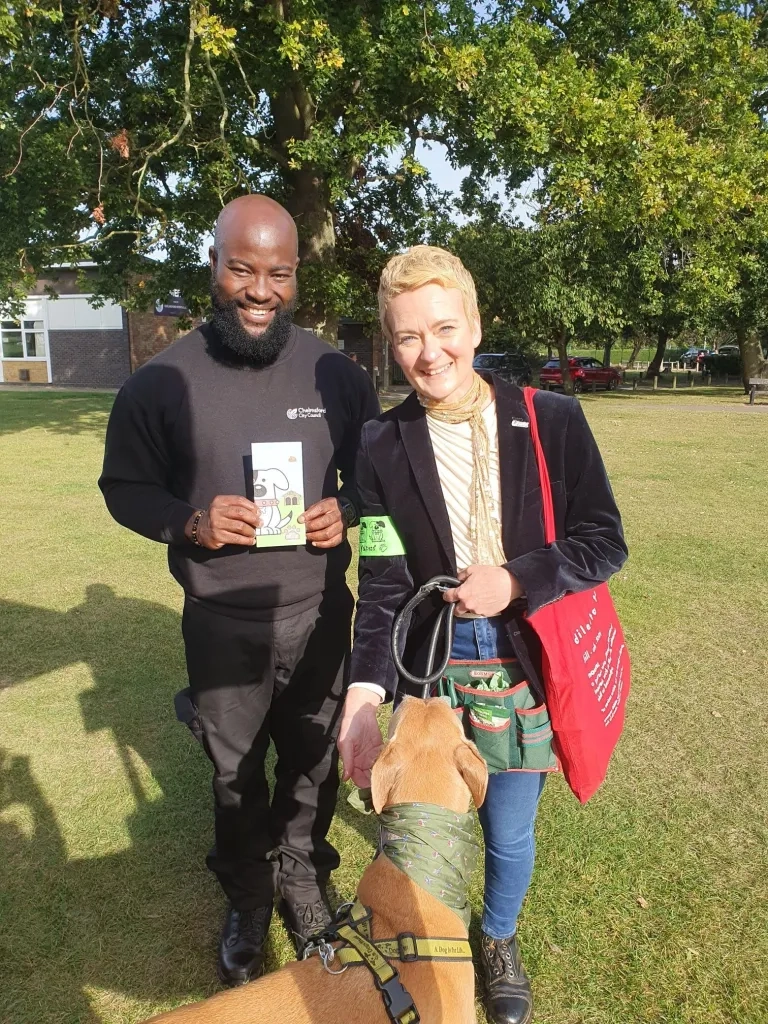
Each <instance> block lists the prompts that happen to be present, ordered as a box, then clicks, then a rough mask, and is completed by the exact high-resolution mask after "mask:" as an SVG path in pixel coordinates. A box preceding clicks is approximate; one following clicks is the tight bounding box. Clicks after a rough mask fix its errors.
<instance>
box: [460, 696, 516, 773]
mask: <svg viewBox="0 0 768 1024" xmlns="http://www.w3.org/2000/svg"><path fill="white" fill-rule="evenodd" d="M488 712H491V713H488ZM465 721H466V725H467V727H468V730H469V734H470V738H471V739H472V740H474V742H475V745H476V746H477V749H478V750H479V751H480V754H481V755H482V757H483V760H484V761H485V763H486V764H487V765H488V771H489V772H491V773H493V772H504V771H508V770H509V769H510V768H520V767H521V763H520V755H519V751H518V749H517V744H516V743H515V741H514V731H513V730H512V714H511V713H510V711H509V710H508V709H507V708H504V707H491V706H488V705H479V706H478V705H477V704H471V705H469V707H468V708H467V717H466V719H465ZM515 761H516V762H517V763H514V762H515ZM511 762H512V763H511Z"/></svg>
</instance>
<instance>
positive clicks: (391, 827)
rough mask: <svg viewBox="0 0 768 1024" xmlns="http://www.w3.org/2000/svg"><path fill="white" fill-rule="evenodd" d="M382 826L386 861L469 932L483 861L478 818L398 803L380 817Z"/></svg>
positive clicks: (436, 807)
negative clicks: (474, 880)
mask: <svg viewBox="0 0 768 1024" xmlns="http://www.w3.org/2000/svg"><path fill="white" fill-rule="evenodd" d="M379 826H380V829H381V831H380V840H379V843H380V849H381V852H382V853H383V854H384V855H385V857H387V858H388V859H389V860H391V861H392V863H393V864H394V865H395V867H397V868H399V869H400V870H401V871H403V872H404V873H405V874H406V875H408V877H409V878H410V879H412V880H413V881H414V882H416V884H417V885H420V886H421V887H422V889H425V890H426V891H427V892H428V893H429V894H430V895H431V896H434V897H436V898H437V899H439V900H440V902H441V903H444V904H445V906H446V907H450V909H451V910H453V911H454V912H455V913H457V914H458V915H459V917H460V918H461V919H462V921H463V922H464V924H465V925H466V926H467V928H468V927H469V918H470V914H471V908H470V905H469V900H468V899H467V889H468V888H469V880H470V878H471V877H472V872H473V871H474V870H475V868H476V867H477V861H478V858H479V856H480V845H479V843H478V842H477V840H476V839H475V837H474V829H473V823H472V815H471V814H456V812H455V811H449V810H447V809H446V808H445V807H439V806H438V805H437V804H416V803H414V804H392V805H391V806H390V807H385V808H384V810H383V811H382V812H381V814H380V815H379Z"/></svg>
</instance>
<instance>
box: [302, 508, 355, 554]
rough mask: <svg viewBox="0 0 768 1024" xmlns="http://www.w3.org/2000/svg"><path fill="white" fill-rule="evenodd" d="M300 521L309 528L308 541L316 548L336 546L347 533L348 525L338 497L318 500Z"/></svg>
mask: <svg viewBox="0 0 768 1024" xmlns="http://www.w3.org/2000/svg"><path fill="white" fill-rule="evenodd" d="M299 522H300V523H304V526H305V527H306V529H307V542H308V543H309V544H311V545H312V546H313V547H316V548H335V547H338V545H339V544H341V542H342V541H343V540H344V538H345V537H346V535H347V527H346V524H345V523H344V519H343V517H342V515H341V506H340V505H339V502H338V500H337V499H336V498H323V500H322V501H316V502H315V504H314V505H310V506H309V508H308V509H307V510H306V512H304V513H303V514H302V515H300V516H299Z"/></svg>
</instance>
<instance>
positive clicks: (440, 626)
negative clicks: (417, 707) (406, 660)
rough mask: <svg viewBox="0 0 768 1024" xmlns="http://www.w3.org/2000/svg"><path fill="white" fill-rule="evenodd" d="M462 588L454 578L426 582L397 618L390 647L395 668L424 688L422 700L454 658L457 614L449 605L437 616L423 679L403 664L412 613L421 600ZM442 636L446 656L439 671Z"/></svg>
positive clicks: (433, 579) (454, 606)
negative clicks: (435, 666) (438, 657)
mask: <svg viewBox="0 0 768 1024" xmlns="http://www.w3.org/2000/svg"><path fill="white" fill-rule="evenodd" d="M460 586H461V582H460V581H459V580H457V579H455V578H454V577H453V576H433V577H432V579H431V580H427V582H426V583H425V584H424V585H423V586H422V587H419V589H418V590H417V591H416V593H415V594H414V595H413V597H412V598H411V599H410V601H408V603H407V604H406V605H405V607H404V608H403V609H402V611H401V612H399V613H398V614H397V615H396V616H395V621H394V623H393V625H392V641H391V645H390V646H391V651H392V660H393V661H394V663H395V668H396V669H397V671H398V673H399V674H400V675H401V676H402V678H403V679H407V680H408V682H409V683H415V684H416V685H417V686H421V687H422V688H423V689H422V697H424V698H427V697H428V696H429V692H430V689H431V687H432V684H433V683H436V682H437V680H438V679H439V678H440V677H441V676H442V674H443V673H444V672H445V669H446V667H447V665H448V661H449V659H450V657H451V646H452V644H453V618H454V614H455V612H456V605H455V603H453V602H451V603H450V604H447V603H446V604H445V605H444V607H443V608H441V609H440V611H439V612H438V613H437V621H436V622H435V625H434V626H433V628H432V635H431V637H430V639H429V650H428V651H427V665H426V672H425V674H424V675H423V676H416V675H413V673H411V672H409V671H408V669H407V668H406V667H405V665H404V664H403V653H404V648H405V637H407V635H408V629H409V627H410V625H411V619H412V617H413V613H414V611H415V610H416V608H418V606H419V605H420V604H421V602H422V601H424V600H426V598H428V597H429V596H430V595H431V594H432V592H433V591H435V590H437V591H439V592H440V593H445V591H446V590H452V589H453V588H454V587H460ZM441 633H444V641H443V654H442V657H441V659H440V664H439V665H438V667H437V668H434V664H435V655H436V653H437V646H438V644H439V643H440V635H441Z"/></svg>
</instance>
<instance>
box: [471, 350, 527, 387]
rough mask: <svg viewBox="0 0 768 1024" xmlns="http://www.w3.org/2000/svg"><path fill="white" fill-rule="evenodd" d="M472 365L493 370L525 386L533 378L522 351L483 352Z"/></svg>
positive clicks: (480, 368) (511, 382)
mask: <svg viewBox="0 0 768 1024" xmlns="http://www.w3.org/2000/svg"><path fill="white" fill-rule="evenodd" d="M472 365H473V366H474V368H475V369H476V370H492V371H493V373H496V374H498V375H499V377H501V379H502V380H506V381H509V383H510V384H519V385H520V387H525V386H526V385H527V384H530V383H531V381H532V380H533V373H532V371H531V367H530V365H529V364H528V361H527V359H526V358H525V356H523V355H522V353H520V352H514V351H512V352H481V354H480V355H479V356H475V358H474V359H473V361H472Z"/></svg>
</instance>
